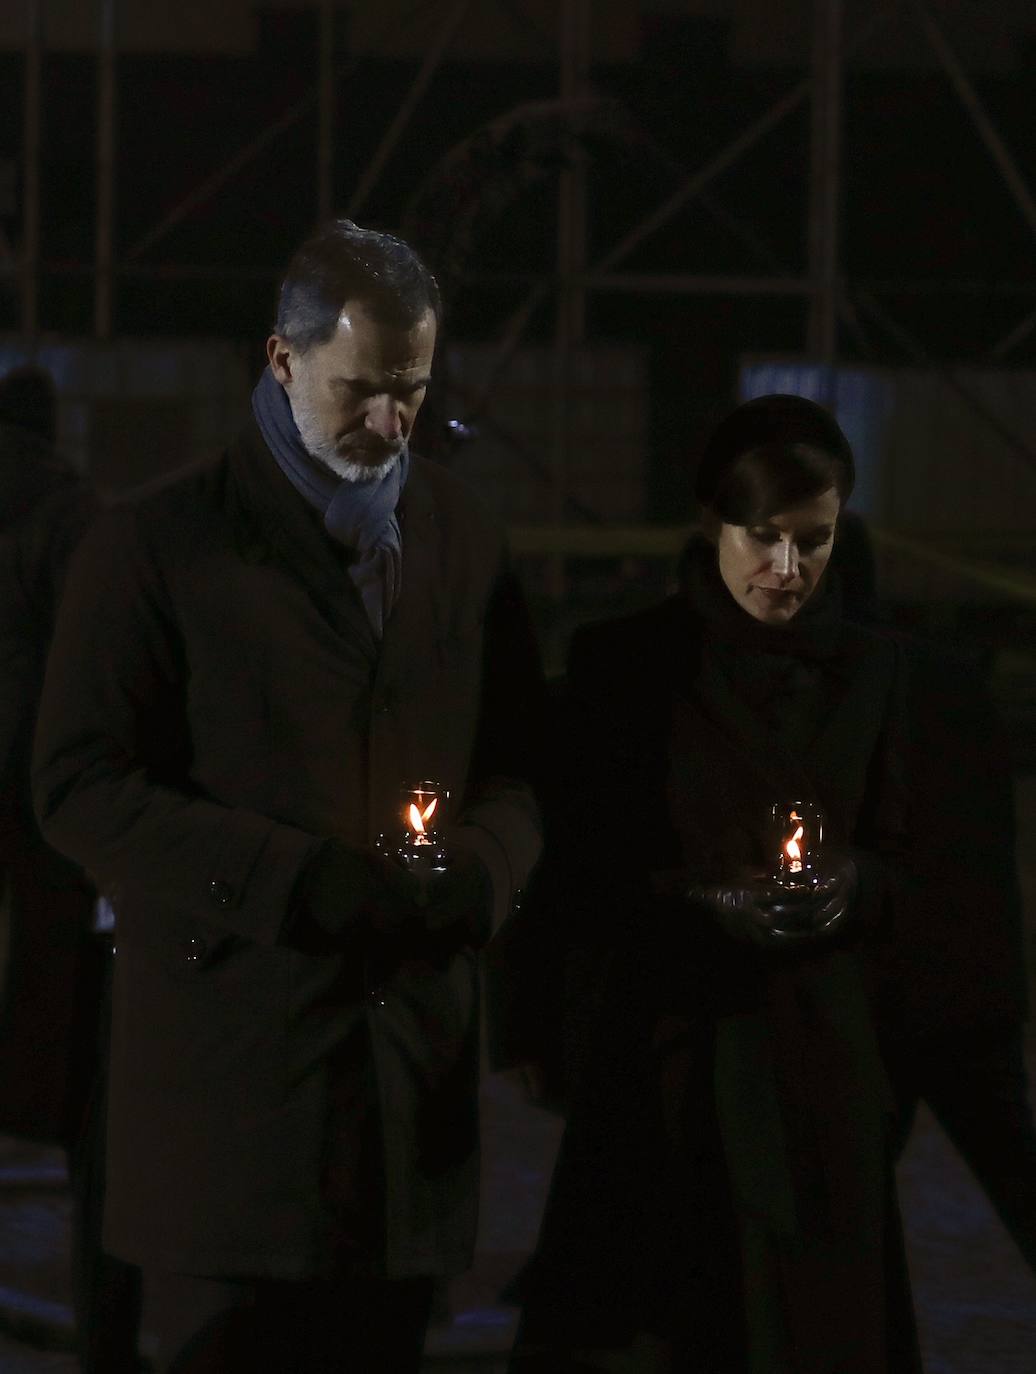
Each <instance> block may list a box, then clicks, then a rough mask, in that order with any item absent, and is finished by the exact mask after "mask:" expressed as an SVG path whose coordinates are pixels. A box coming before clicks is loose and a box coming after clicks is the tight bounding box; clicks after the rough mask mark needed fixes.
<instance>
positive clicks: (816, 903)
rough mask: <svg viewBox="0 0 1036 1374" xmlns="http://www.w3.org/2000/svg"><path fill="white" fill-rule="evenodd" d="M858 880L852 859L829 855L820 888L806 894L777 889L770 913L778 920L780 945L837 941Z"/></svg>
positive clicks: (775, 930)
mask: <svg viewBox="0 0 1036 1374" xmlns="http://www.w3.org/2000/svg"><path fill="white" fill-rule="evenodd" d="M857 887H858V877H857V873H856V865H855V863H853V861H852V859H850V858H849V857H848V856H839V857H837V858H835V857H832V856H829V857H828V861H827V863H826V864H825V873H824V876H823V878H822V879H821V880H820V882H819V883H818V884H817V885H816V887H814V888H812V889H811V890H810V891H808V892H806V893H802V894H796V893H795V892H794V891H792V892H789V891H788V890H787V889H781V888H780V887H778V888H777V897H776V900H775V901H774V902H772V903H771V904H770V905H769V907H768V910H769V911H770V913H771V914H772V916H773V917H774V921H773V937H774V940H775V941H777V942H782V943H787V942H789V941H796V940H811V941H816V940H820V939H827V938H834V936H836V935H838V934H840V932H841V930H842V928H843V926H844V925H845V922H846V921H847V919H848V918H849V916H850V915H851V913H852V910H853V906H854V903H855V897H856V890H857Z"/></svg>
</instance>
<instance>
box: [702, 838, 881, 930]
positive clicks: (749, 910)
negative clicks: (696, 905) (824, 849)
mask: <svg viewBox="0 0 1036 1374" xmlns="http://www.w3.org/2000/svg"><path fill="white" fill-rule="evenodd" d="M857 885H858V880H857V874H856V865H855V864H854V863H853V861H852V859H850V858H848V857H845V858H839V859H837V860H833V861H832V860H829V862H828V864H827V866H826V870H825V876H824V877H823V878H822V879H821V881H820V882H819V883H817V885H816V886H815V887H812V888H808V889H804V890H803V889H800V890H796V889H794V888H791V887H786V886H783V885H782V884H780V883H776V882H773V881H767V880H765V879H763V880H758V881H745V882H740V883H717V884H713V885H711V886H709V887H692V888H690V889H689V890H688V892H687V899H688V900H689V901H696V902H700V903H702V904H703V905H704V906H705V907H706V908H707V910H708V911H709V914H710V915H711V916H712V918H713V919H714V920H715V922H716V924H717V925H718V926H719V927H720V929H721V930H723V931H724V932H725V933H726V934H727V935H728V936H730V938H731V939H733V940H737V941H738V942H739V943H741V944H751V945H754V946H756V947H757V948H766V949H774V948H776V947H778V946H781V945H788V944H793V943H795V942H797V941H813V942H815V941H818V940H824V939H833V938H834V937H835V936H836V935H838V934H840V933H841V931H842V929H843V927H844V925H845V922H846V920H847V919H848V918H849V916H850V915H851V912H852V909H853V906H854V901H855V897H856V889H857Z"/></svg>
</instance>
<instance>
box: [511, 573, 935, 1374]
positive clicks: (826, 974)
mask: <svg viewBox="0 0 1036 1374" xmlns="http://www.w3.org/2000/svg"><path fill="white" fill-rule="evenodd" d="M705 645H706V639H705V637H704V634H703V625H702V621H701V620H700V619H699V618H698V617H697V616H696V615H695V614H694V613H693V612H692V610H691V608H690V606H689V604H688V602H687V601H686V599H685V598H683V597H679V598H674V599H672V600H670V601H668V602H666V603H665V604H663V605H662V606H660V607H658V608H655V609H653V610H650V611H647V612H644V613H642V614H639V615H636V616H632V617H629V618H627V619H625V620H622V621H618V622H613V623H610V624H606V625H601V626H596V627H590V628H588V629H586V630H584V631H581V632H579V633H578V634H577V636H576V637H575V639H574V641H573V646H572V654H571V661H570V674H569V688H568V693H567V696H566V698H565V701H564V703H563V705H562V707H561V711H560V715H561V717H562V719H563V722H564V723H563V725H562V726H561V729H560V731H559V741H558V750H559V754H560V757H562V758H563V759H564V760H565V764H564V767H563V770H562V771H563V777H562V779H561V780H560V782H559V785H558V787H557V794H556V796H555V798H554V805H553V808H552V814H553V820H554V825H555V827H556V834H555V837H554V838H555V841H556V848H555V851H554V858H553V860H552V861H551V862H550V863H549V866H548V867H547V868H546V869H545V870H544V871H543V874H542V884H541V892H542V893H543V900H542V905H541V906H540V907H539V908H538V909H537V908H534V909H533V910H532V912H531V913H530V922H529V927H528V928H527V930H526V932H525V934H524V935H523V934H522V933H521V929H520V923H518V922H516V923H515V925H514V927H513V928H512V931H511V932H508V934H507V935H505V938H504V940H503V942H502V945H503V947H504V949H505V950H506V948H507V945H508V940H509V941H510V944H511V950H510V952H509V954H506V955H505V956H504V957H503V959H501V956H500V954H499V951H498V952H497V954H496V960H497V979H496V981H497V982H498V983H503V984H504V986H509V987H510V989H511V993H512V996H513V999H514V1002H517V1003H520V992H519V988H520V987H521V986H528V984H529V983H530V982H531V981H532V980H533V978H537V979H539V981H540V984H541V988H547V989H549V985H550V981H551V974H553V976H554V982H555V993H556V992H557V983H558V982H559V981H560V982H561V983H562V984H563V985H564V986H563V989H562V991H561V995H560V996H552V995H551V993H550V991H549V990H545V991H543V992H542V993H541V1002H540V1003H539V1005H538V1006H537V1010H536V1012H535V1014H534V1015H532V1016H529V1017H528V1018H524V1017H521V1016H515V1017H512V1018H510V1020H509V1021H507V1018H504V1019H505V1021H506V1022H507V1023H506V1024H505V1025H504V1026H502V1027H498V1029H499V1030H500V1033H501V1036H502V1039H503V1041H504V1045H503V1047H502V1048H501V1047H500V1046H499V1045H498V1051H500V1052H501V1053H502V1054H503V1056H504V1057H506V1058H509V1059H511V1060H516V1059H523V1058H528V1059H534V1060H539V1061H542V1060H543V1058H544V1057H545V1056H544V1053H543V1051H544V1050H545V1049H546V1048H547V1047H546V1045H545V1043H544V1042H545V1039H546V1038H547V1037H548V1036H550V1035H555V1036H558V1038H559V1039H560V1040H561V1041H562V1042H563V1044H564V1047H565V1048H564V1054H563V1059H564V1063H563V1065H562V1067H561V1072H559V1073H558V1072H556V1073H555V1080H556V1081H557V1082H559V1084H560V1087H561V1091H562V1093H563V1094H567V1096H568V1098H569V1104H570V1117H569V1128H568V1132H567V1134H566V1139H565V1143H564V1145H563V1147H562V1155H561V1159H560V1161H559V1166H558V1170H557V1173H556V1176H555V1181H554V1185H553V1189H552V1195H551V1200H550V1202H549V1204H548V1208H547V1214H546V1217H545V1221H544V1226H543V1231H542V1234H541V1240H540V1245H539V1248H538V1252H537V1255H536V1256H535V1257H534V1260H533V1262H532V1265H531V1266H530V1269H529V1271H528V1272H527V1274H526V1275H525V1276H524V1284H523V1286H524V1290H525V1296H526V1299H527V1302H526V1309H525V1337H524V1341H525V1348H524V1349H523V1350H522V1352H521V1353H522V1355H523V1357H524V1358H526V1359H528V1358H530V1357H531V1356H532V1354H533V1351H534V1349H535V1348H536V1347H537V1346H539V1347H541V1348H550V1347H551V1346H552V1344H553V1348H554V1350H555V1351H557V1350H558V1349H563V1348H565V1347H568V1348H572V1347H573V1346H575V1347H586V1346H590V1347H595V1346H598V1347H599V1346H604V1345H608V1344H613V1345H621V1344H623V1343H625V1342H626V1341H628V1340H629V1338H630V1337H631V1335H632V1334H633V1333H634V1332H635V1331H637V1330H640V1329H647V1330H655V1331H661V1332H663V1333H665V1334H667V1335H670V1336H672V1337H674V1338H675V1339H676V1340H677V1343H678V1344H682V1345H683V1347H684V1348H685V1349H686V1350H692V1351H694V1352H696V1353H695V1357H694V1358H695V1360H696V1361H697V1362H691V1363H689V1364H687V1365H686V1366H680V1367H681V1368H683V1367H686V1368H688V1369H690V1368H693V1369H696V1370H697V1369H700V1370H702V1371H704V1370H709V1371H712V1370H713V1369H716V1370H719V1369H722V1370H723V1371H724V1374H727V1371H728V1369H729V1370H731V1371H734V1370H738V1369H741V1368H749V1367H750V1368H751V1369H752V1370H753V1371H754V1370H757V1369H759V1370H761V1369H767V1370H769V1369H777V1368H780V1369H782V1370H783V1369H785V1368H786V1367H787V1368H789V1369H791V1370H793V1371H794V1372H795V1374H850V1371H860V1372H861V1374H862V1372H863V1371H866V1374H890V1372H891V1371H913V1370H914V1369H915V1368H916V1367H917V1366H916V1348H915V1342H914V1334H913V1323H912V1316H911V1310H910V1301H909V1295H908V1290H907V1286H906V1278H905V1271H904V1266H903V1256H902V1248H901V1238H900V1232H899V1225H898V1216H897V1213H896V1205H895V1200H894V1193H893V1188H892V1182H891V1165H890V1157H889V1125H890V1122H889V1117H890V1112H891V1101H890V1098H889V1095H888V1088H887V1083H886V1080H885V1077H884V1074H883V1071H882V1068H881V1064H880V1060H879V1055H878V1050H877V1044H876V1039H875V1036H874V1032H873V1029H872V1025H871V1020H870V1016H869V1012H868V1007H867V1003H866V997H865V993H864V981H863V977H862V973H861V967H860V960H859V955H858V947H859V944H860V942H861V940H862V939H863V938H864V935H865V933H866V932H870V933H871V934H870V936H869V938H878V937H879V936H880V932H881V931H882V929H883V928H884V926H885V925H886V923H887V922H888V921H889V919H890V918H891V911H892V901H893V895H894V892H895V889H896V887H897V886H898V885H899V884H900V883H901V882H902V881H904V879H903V873H904V871H905V870H904V865H903V861H904V857H905V849H906V830H907V826H906V813H907V812H908V810H909V801H908V797H907V795H906V790H905V784H904V780H903V777H902V767H901V764H900V761H899V757H898V756H899V754H900V750H901V745H902V743H903V742H902V740H901V739H900V738H899V737H898V720H899V715H900V711H901V701H902V691H903V687H904V673H903V663H902V655H901V652H900V651H899V649H898V648H897V646H896V645H894V644H893V643H892V642H891V641H890V640H888V639H886V638H883V637H882V636H880V635H878V634H875V633H872V632H869V631H867V630H863V629H858V628H854V627H851V626H849V625H848V624H844V623H841V624H836V625H835V627H834V631H833V637H832V638H831V642H830V644H829V646H828V648H827V650H826V651H825V652H824V654H823V656H822V661H820V662H819V663H818V664H817V667H816V671H814V672H812V673H811V674H807V676H808V678H809V683H810V684H811V686H810V687H809V689H808V690H807V691H806V693H805V696H803V693H802V692H801V691H799V690H798V689H797V688H796V687H795V684H794V683H792V684H791V688H790V694H789V697H788V707H787V715H788V717H789V720H788V721H785V720H783V719H782V718H781V716H782V714H783V708H782V707H781V706H780V704H779V703H780V700H781V691H783V687H782V686H781V684H780V683H778V684H777V686H776V687H773V688H772V690H770V689H768V690H767V691H766V692H764V693H763V695H764V696H765V697H767V704H768V705H769V706H771V707H772V705H773V703H774V701H777V702H778V706H777V711H778V715H777V718H776V719H771V720H770V722H769V723H767V721H766V719H765V715H766V712H765V711H764V710H760V711H756V710H755V709H753V708H752V706H751V705H750V704H746V699H748V700H749V701H750V699H751V697H752V692H753V686H752V684H751V682H740V683H737V682H734V681H732V680H729V679H728V678H727V677H725V676H724V665H726V668H728V669H730V670H731V671H732V672H733V673H734V674H735V676H736V675H737V673H738V672H739V671H743V670H742V669H739V668H738V663H739V661H740V656H739V655H738V653H737V652H735V653H734V654H733V655H730V654H727V656H726V657H725V658H724V656H723V655H722V654H713V653H712V652H709V651H705ZM764 667H765V665H763V664H761V663H758V664H757V668H759V670H760V671H761V670H762V669H763V668H764ZM792 667H793V670H794V665H792ZM749 671H751V669H749ZM803 701H805V702H806V705H807V708H808V709H807V710H806V711H805V712H803V710H802V709H801V708H802V703H803ZM796 712H797V713H798V719H796V720H792V719H791V717H793V716H795V714H796ZM786 726H787V728H785V727H786ZM794 800H804V801H814V802H819V803H820V804H821V806H822V807H823V808H824V810H825V813H826V817H827V835H826V838H827V842H828V843H829V844H830V845H832V846H833V847H836V848H841V849H844V850H848V851H850V852H851V853H852V854H853V855H854V856H855V859H856V863H857V868H858V872H859V875H860V891H859V898H858V903H857V911H856V914H855V917H854V920H853V923H852V926H851V928H850V930H849V931H848V932H847V933H845V934H844V935H842V936H841V937H840V938H839V939H838V940H836V941H835V942H834V943H833V944H831V945H828V946H823V945H821V946H817V947H813V948H811V949H809V950H807V951H804V952H801V953H799V952H792V953H783V954H778V955H772V954H769V953H763V954H759V953H756V952H755V951H753V950H752V949H749V948H747V947H745V946H741V945H735V944H734V943H733V942H731V941H730V940H728V938H727V937H726V936H724V935H722V934H720V933H719V932H718V930H717V929H716V928H715V927H714V926H713V924H712V923H711V921H710V920H709V918H708V916H707V915H706V913H705V912H704V911H703V910H702V909H701V908H700V907H695V906H693V905H689V904H687V903H686V902H684V901H683V900H680V899H674V898H672V897H668V898H667V897H666V896H665V895H664V894H665V893H666V892H675V891H679V890H680V886H681V884H683V885H684V886H685V885H686V883H687V881H689V880H694V879H700V880H702V881H706V882H709V881H717V880H722V879H734V878H736V877H737V876H738V875H739V874H742V873H744V872H747V871H756V872H758V871H759V870H761V869H763V868H766V867H768V866H770V865H771V864H772V862H773V859H774V858H775V857H776V856H774V855H769V854H767V853H766V851H765V849H764V847H763V835H764V833H765V815H766V812H767V810H768V807H769V804H770V803H772V802H774V801H794ZM548 890H549V894H550V895H549V897H547V896H546V891H548ZM653 894H654V895H653ZM537 926H538V927H539V929H538V931H537V929H536V927H537ZM523 951H524V953H523ZM501 963H502V964H503V966H504V968H503V977H501V976H500V968H499V965H500V964H501ZM533 965H535V972H533V968H532V966H533ZM544 973H546V977H544ZM523 980H524V981H523ZM534 999H535V994H534ZM534 1005H535V1000H534ZM558 1007H561V1008H562V1011H561V1013H560V1016H554V1017H552V1016H551V1014H550V1012H551V1009H552V1008H558ZM512 1010H513V1007H512ZM559 1020H560V1022H561V1023H562V1024H561V1025H560V1026H559V1024H558V1022H559ZM523 1040H524V1043H523ZM548 1057H549V1056H548ZM555 1064H556V1056H555ZM720 1142H722V1143H720ZM764 1273H767V1274H768V1275H769V1277H766V1278H764V1277H763V1275H764ZM778 1276H779V1277H778ZM742 1289H743V1290H744V1296H745V1300H746V1304H747V1313H748V1315H747V1317H745V1316H744V1315H743V1310H742V1302H741V1299H740V1298H739V1296H738V1295H739V1293H741V1292H742ZM773 1293H779V1294H780V1295H781V1297H780V1300H779V1302H778V1307H779V1308H780V1316H779V1317H778V1318H776V1319H775V1318H774V1316H773V1312H772V1311H770V1310H768V1307H767V1302H768V1298H769V1296H770V1295H772V1294H773ZM782 1330H783V1335H782V1334H781V1333H782ZM783 1339H787V1340H789V1341H790V1342H791V1346H792V1350H793V1354H792V1352H791V1351H785V1352H784V1354H783V1355H780V1354H779V1353H778V1347H779V1346H780V1343H781V1341H782V1340H783ZM751 1342H755V1347H754V1354H753V1356H752V1362H751V1364H749V1363H747V1361H748V1358H749V1357H748V1354H747V1345H748V1343H751ZM760 1351H762V1352H763V1353H762V1354H760ZM550 1358H552V1357H550V1356H548V1358H547V1361H546V1363H544V1364H543V1366H542V1367H543V1368H544V1369H547V1368H550V1367H551V1366H550ZM782 1358H788V1359H790V1361H791V1362H790V1363H789V1364H788V1365H787V1366H786V1365H785V1364H782V1363H780V1360H781V1359H782ZM525 1367H526V1365H525V1364H524V1363H516V1368H525ZM528 1367H529V1368H537V1367H539V1366H537V1365H535V1364H529V1366H528ZM558 1367H563V1366H558Z"/></svg>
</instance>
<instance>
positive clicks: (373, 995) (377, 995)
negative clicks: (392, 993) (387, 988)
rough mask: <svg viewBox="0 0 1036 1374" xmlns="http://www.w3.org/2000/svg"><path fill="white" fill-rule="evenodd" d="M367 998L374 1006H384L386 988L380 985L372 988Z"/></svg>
mask: <svg viewBox="0 0 1036 1374" xmlns="http://www.w3.org/2000/svg"><path fill="white" fill-rule="evenodd" d="M367 999H368V1001H369V1002H370V1004H371V1006H372V1007H383V1006H384V1005H385V995H384V990H383V989H382V988H380V987H377V988H371V990H370V992H368V994H367Z"/></svg>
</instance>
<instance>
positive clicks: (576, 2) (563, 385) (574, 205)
mask: <svg viewBox="0 0 1036 1374" xmlns="http://www.w3.org/2000/svg"><path fill="white" fill-rule="evenodd" d="M590 3H591V0H563V3H562V5H561V7H560V10H559V12H558V21H559V29H558V40H559V55H560V59H561V99H562V100H563V101H569V102H575V101H578V100H581V99H582V98H584V97H585V96H586V94H587V91H588V87H589V78H590ZM586 176H587V159H586V151H585V149H584V147H583V145H582V142H581V140H580V139H579V138H578V137H577V136H576V135H575V133H573V135H572V138H571V142H570V144H569V146H568V148H567V149H566V156H565V161H564V165H563V166H562V169H561V173H560V176H559V178H558V242H557V276H558V282H559V289H558V293H557V312H556V315H555V320H554V369H553V370H554V378H553V381H554V387H553V392H554V395H553V407H552V411H553V414H552V420H553V423H552V436H551V439H552V442H551V459H552V461H551V484H550V489H551V503H550V504H551V515H552V518H553V519H555V520H563V519H564V516H565V509H566V503H567V498H568V485H569V482H568V477H569V461H568V458H569V447H570V442H571V433H570V431H571V413H572V407H571V394H572V381H573V359H574V354H575V351H576V350H577V349H578V348H579V346H580V345H581V344H582V342H583V339H584V337H585V334H586V289H585V287H584V285H583V280H582V278H583V274H584V271H585V267H586ZM565 580H566V579H565V560H564V558H563V557H562V556H560V555H559V556H558V557H556V558H552V559H551V560H550V564H549V567H548V582H549V584H550V592H551V594H552V595H553V596H555V597H558V598H561V597H562V596H564V594H565Z"/></svg>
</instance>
